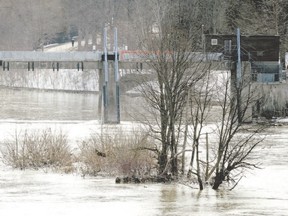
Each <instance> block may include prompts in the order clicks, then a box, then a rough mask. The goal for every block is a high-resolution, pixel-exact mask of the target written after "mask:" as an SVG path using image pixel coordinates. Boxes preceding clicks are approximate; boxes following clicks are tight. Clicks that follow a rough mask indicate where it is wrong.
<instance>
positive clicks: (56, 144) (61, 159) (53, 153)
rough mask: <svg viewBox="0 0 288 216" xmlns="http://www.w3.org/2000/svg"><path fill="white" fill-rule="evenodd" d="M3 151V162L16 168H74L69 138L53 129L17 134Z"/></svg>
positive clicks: (65, 169)
mask: <svg viewBox="0 0 288 216" xmlns="http://www.w3.org/2000/svg"><path fill="white" fill-rule="evenodd" d="M5 144H6V145H4V146H3V148H2V149H1V153H2V159H3V162H4V163H5V164H7V165H9V166H12V167H14V168H20V169H26V168H32V169H39V168H44V167H51V168H58V169H64V171H68V170H70V169H71V168H72V154H71V150H70V147H69V145H68V141H67V136H66V135H65V134H63V133H62V132H61V131H60V132H52V131H51V129H45V130H42V131H32V132H28V131H25V132H24V134H21V133H20V134H18V133H17V132H16V133H15V137H14V138H13V140H8V141H6V143H5Z"/></svg>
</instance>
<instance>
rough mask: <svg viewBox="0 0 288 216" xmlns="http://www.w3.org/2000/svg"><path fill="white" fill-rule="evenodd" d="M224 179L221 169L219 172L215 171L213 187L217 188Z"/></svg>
mask: <svg viewBox="0 0 288 216" xmlns="http://www.w3.org/2000/svg"><path fill="white" fill-rule="evenodd" d="M224 179H225V176H224V172H223V170H221V171H220V172H218V173H216V176H215V181H214V183H213V187H212V188H213V189H214V190H217V189H218V188H219V186H220V185H221V184H222V182H223V180H224Z"/></svg>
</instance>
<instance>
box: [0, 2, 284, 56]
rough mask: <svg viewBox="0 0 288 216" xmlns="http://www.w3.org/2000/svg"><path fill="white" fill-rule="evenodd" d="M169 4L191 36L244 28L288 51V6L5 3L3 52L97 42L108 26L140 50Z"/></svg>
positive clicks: (0, 10) (0, 29) (1, 7)
mask: <svg viewBox="0 0 288 216" xmlns="http://www.w3.org/2000/svg"><path fill="white" fill-rule="evenodd" d="M163 2H164V4H163ZM165 4H166V5H167V7H168V6H171V5H173V7H174V8H175V10H180V11H181V14H182V15H183V16H181V17H179V22H178V24H179V25H181V28H182V29H185V28H186V29H189V31H190V33H192V34H195V35H196V34H199V35H200V34H201V31H204V33H214V34H233V33H235V29H236V28H237V27H239V28H240V29H241V33H242V34H247V35H253V34H268V35H277V34H279V35H280V36H281V42H282V45H281V46H282V47H281V49H282V52H284V51H286V50H287V47H288V41H287V38H288V37H287V35H288V15H287V12H288V1H287V0H241V1H240V0H177V1H171V0H146V1H142V0H105V1H103V0H0V19H1V22H0V33H1V40H0V50H35V49H39V48H40V47H41V46H42V45H43V44H44V45H46V44H50V43H55V42H63V41H65V40H67V41H68V40H70V39H71V37H72V36H76V35H79V36H80V38H85V37H88V36H89V35H92V36H93V37H96V35H97V34H98V35H101V34H102V29H103V27H104V25H105V24H106V25H107V24H109V25H110V26H111V25H112V26H117V27H118V29H119V38H120V42H119V43H120V45H125V46H126V45H127V46H128V47H129V48H131V49H132V48H137V47H138V46H139V40H138V38H137V35H138V33H139V32H140V31H141V30H143V29H144V28H147V26H150V27H151V28H152V26H153V23H155V22H156V21H157V19H160V16H161V11H163V10H165V6H163V5H165ZM177 14H179V13H177ZM171 16H173V14H171ZM202 25H203V27H202ZM199 38H201V37H200V36H199Z"/></svg>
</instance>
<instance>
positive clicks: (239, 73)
mask: <svg viewBox="0 0 288 216" xmlns="http://www.w3.org/2000/svg"><path fill="white" fill-rule="evenodd" d="M241 88H242V66H241V34H240V29H239V28H237V65H236V101H237V102H236V106H237V112H238V113H237V114H238V123H241V122H242V109H241V91H242V90H241Z"/></svg>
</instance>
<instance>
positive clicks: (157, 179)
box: [115, 175, 173, 184]
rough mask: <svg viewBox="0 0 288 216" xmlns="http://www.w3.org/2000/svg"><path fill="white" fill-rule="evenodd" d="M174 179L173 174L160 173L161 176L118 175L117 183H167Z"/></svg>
mask: <svg viewBox="0 0 288 216" xmlns="http://www.w3.org/2000/svg"><path fill="white" fill-rule="evenodd" d="M171 181H173V178H172V176H171V175H165V176H163V175H161V176H160V175H159V176H144V177H137V176H131V177H130V176H126V177H117V178H116V179H115V183H117V184H120V183H123V184H128V183H134V184H140V183H167V182H171Z"/></svg>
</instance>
